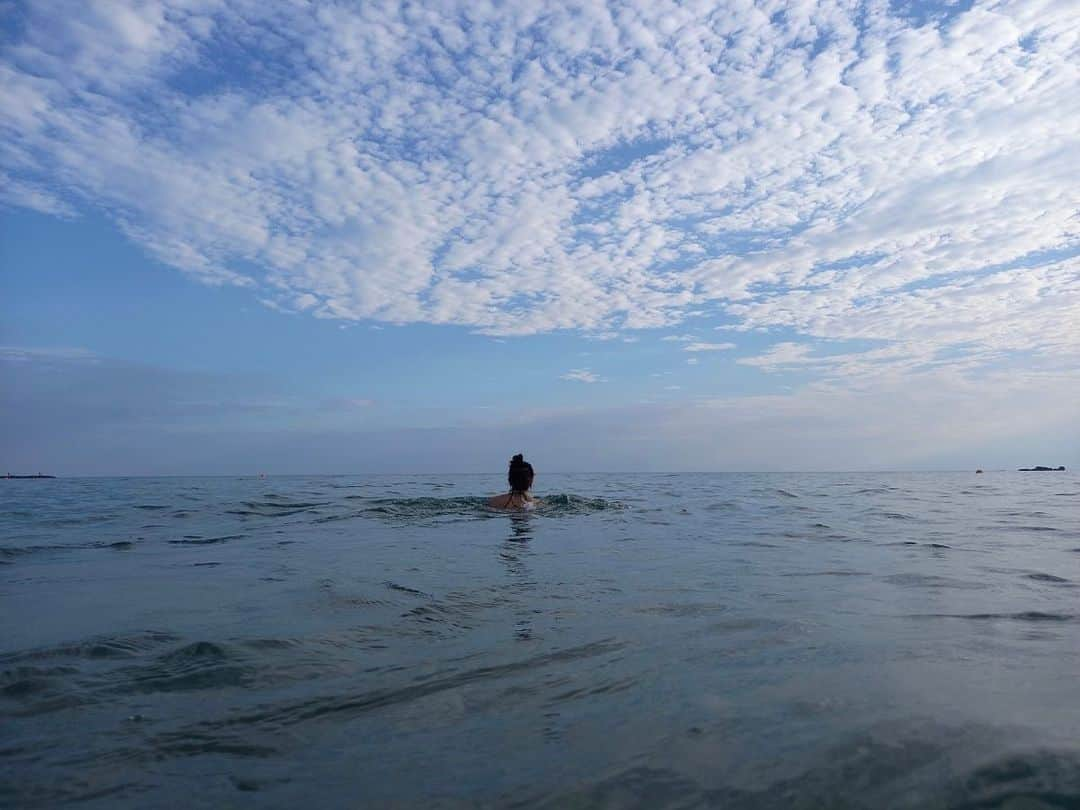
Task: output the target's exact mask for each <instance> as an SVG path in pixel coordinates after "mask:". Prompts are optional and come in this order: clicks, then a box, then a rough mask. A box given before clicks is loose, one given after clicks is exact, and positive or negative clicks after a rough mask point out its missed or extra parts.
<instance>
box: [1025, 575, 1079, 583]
mask: <svg viewBox="0 0 1080 810" xmlns="http://www.w3.org/2000/svg"><path fill="white" fill-rule="evenodd" d="M1027 578H1028V579H1033V580H1035V581H1036V582H1068V581H1069V580H1067V579H1065V577H1056V576H1054V575H1053V574H1042V573H1036V574H1028V575H1027Z"/></svg>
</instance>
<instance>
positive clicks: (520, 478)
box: [506, 453, 533, 492]
mask: <svg viewBox="0 0 1080 810" xmlns="http://www.w3.org/2000/svg"><path fill="white" fill-rule="evenodd" d="M506 477H507V479H508V480H509V481H510V489H512V490H513V491H514V492H525V491H526V490H527V489H528V488H529V487H531V486H532V482H533V468H532V464H530V463H529V462H527V461H526V460H525V456H523V455H521V453H518V454H517V455H516V456H514V457H513V458H512V459H510V472H508V473H507V474H506Z"/></svg>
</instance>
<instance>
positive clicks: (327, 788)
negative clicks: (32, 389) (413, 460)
mask: <svg viewBox="0 0 1080 810" xmlns="http://www.w3.org/2000/svg"><path fill="white" fill-rule="evenodd" d="M502 491H505V486H504V483H503V480H502V476H500V475H402V476H370V475H356V476H307V477H268V478H259V477H249V478H223V477H216V478H72V479H63V478H59V479H55V480H0V690H2V691H0V805H2V806H4V807H15V808H20V807H48V808H53V807H67V806H77V807H80V808H129V807H130V808H156V807H183V808H200V807H206V808H222V807H255V806H258V807H269V808H278V807H280V808H295V807H309V808H357V807H360V808H363V807H378V808H382V807H387V808H399V807H400V808H412V807H419V808H487V807H493V808H494V807H500V808H501V807H508V808H591V807H597V808H698V807H701V808H711V807H716V808H818V807H823V808H1038V807H1047V808H1050V807H1053V808H1064V807H1072V808H1076V807H1080V587H1078V586H1080V476H1077V474H1075V473H1073V472H1045V473H1022V472H995V471H988V472H986V473H985V474H981V475H976V474H974V473H973V472H971V471H968V472H956V473H828V474H825V473H821V474H804V473H800V474H671V475H666V474H611V473H606V474H602V475H601V474H589V475H585V474H573V475H569V474H567V475H560V474H548V473H544V472H543V471H540V472H539V474H538V476H537V479H536V494H537V495H538V497H540V498H541V499H543V505H541V506H540V507H539V508H538V509H536V510H535V511H533V512H530V513H516V514H509V513H502V512H497V511H493V510H490V509H488V508H487V507H486V505H485V499H486V497H487V496H489V495H491V494H494V493H497V492H502Z"/></svg>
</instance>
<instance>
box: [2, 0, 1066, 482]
mask: <svg viewBox="0 0 1080 810" xmlns="http://www.w3.org/2000/svg"><path fill="white" fill-rule="evenodd" d="M1077 87H1080V15H1078V14H1077V13H1076V6H1075V2H1073V0H1002V1H1001V2H970V0H960V1H959V2H935V3H924V2H876V1H871V2H855V0H820V2H802V1H800V0H792V2H756V3H755V2H748V1H747V0H730V1H727V0H719V1H718V0H708V1H707V2H693V1H690V0H688V2H682V3H670V2H663V1H662V0H628V1H627V2H621V1H620V2H607V3H601V2H580V3H573V2H560V3H544V2H525V0H522V1H521V2H504V3H487V2H482V0H469V1H468V2H462V3H454V2H444V3H443V2H419V3H413V2H407V3H406V2H400V3H383V2H364V3H351V2H314V1H312V2H307V1H306V0H257V1H256V0H86V2H81V3H77V4H75V3H70V2H67V1H66V0H32V2H22V1H21V0H15V1H14V2H13V1H12V0H0V414H2V424H0V473H2V472H5V471H10V472H13V473H25V472H36V471H39V470H40V471H43V472H51V473H55V474H61V475H166V474H168V475H173V474H228V475H234V474H235V475H245V474H253V473H255V472H266V473H271V474H272V473H360V472H458V471H460V472H479V471H491V470H493V469H496V470H497V469H501V468H502V466H503V465H505V463H506V460H507V459H508V458H509V456H510V455H511V454H513V453H516V452H524V453H525V454H526V457H527V458H529V459H530V460H532V461H533V463H534V464H535V465H536V467H537V469H538V472H541V473H542V471H544V470H551V471H556V470H557V471H577V470H582V471H630V470H641V471H652V470H672V471H679V470H837V469H842V470H852V469H867V470H887V469H974V468H975V467H984V468H997V467H1002V468H1014V467H1016V466H1021V465H1029V464H1052V465H1055V466H1056V465H1058V464H1066V465H1072V466H1076V465H1080V93H1078V92H1077Z"/></svg>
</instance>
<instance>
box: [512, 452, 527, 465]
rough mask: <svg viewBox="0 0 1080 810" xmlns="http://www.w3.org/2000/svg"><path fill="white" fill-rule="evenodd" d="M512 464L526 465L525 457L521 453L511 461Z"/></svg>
mask: <svg viewBox="0 0 1080 810" xmlns="http://www.w3.org/2000/svg"><path fill="white" fill-rule="evenodd" d="M510 463H511V464H524V463H525V456H523V455H522V454H521V453H518V454H517V455H516V456H514V457H513V458H512V459H510Z"/></svg>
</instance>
